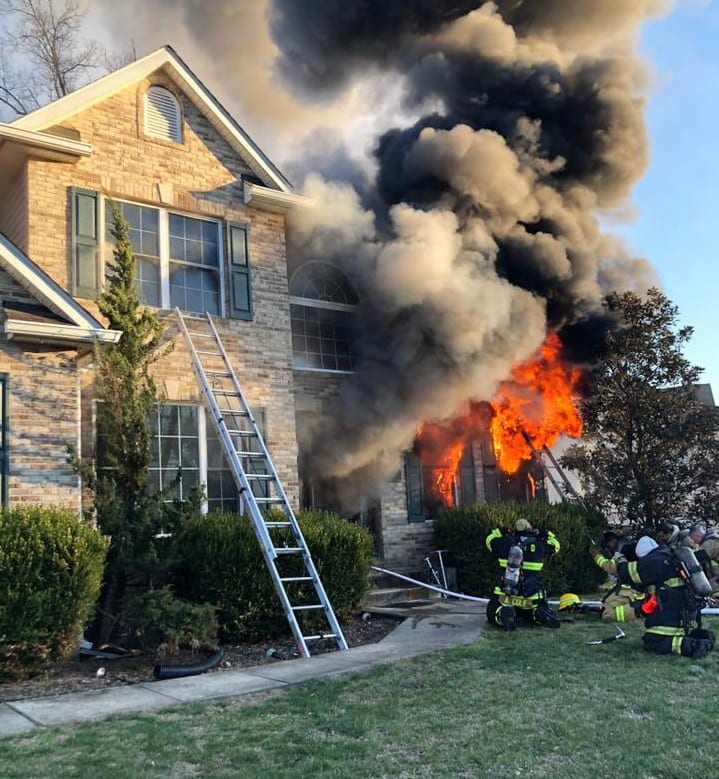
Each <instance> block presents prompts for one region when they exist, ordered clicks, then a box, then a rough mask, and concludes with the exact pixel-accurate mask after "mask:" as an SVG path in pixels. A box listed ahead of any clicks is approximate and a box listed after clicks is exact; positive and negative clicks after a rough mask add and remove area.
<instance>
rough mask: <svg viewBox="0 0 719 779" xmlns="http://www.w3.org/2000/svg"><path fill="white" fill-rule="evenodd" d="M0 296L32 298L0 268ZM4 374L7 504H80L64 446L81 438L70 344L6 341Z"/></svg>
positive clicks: (0, 355)
mask: <svg viewBox="0 0 719 779" xmlns="http://www.w3.org/2000/svg"><path fill="white" fill-rule="evenodd" d="M0 299H2V300H4V301H7V300H13V301H17V302H21V303H31V302H32V299H31V298H30V296H29V294H28V293H27V292H26V291H25V290H24V289H23V288H22V287H21V286H20V285H19V284H18V283H17V282H16V281H14V280H13V279H11V278H10V277H9V276H8V275H7V274H6V273H5V272H4V271H0ZM0 373H4V374H7V377H8V378H7V387H8V391H7V399H8V408H7V419H8V430H7V444H8V452H9V473H8V495H9V501H10V503H11V505H24V504H43V505H47V506H64V507H66V508H73V509H79V507H80V492H79V479H78V476H77V474H76V473H75V471H74V470H73V468H72V466H71V465H70V462H69V460H68V445H71V446H73V447H74V448H75V449H77V448H78V446H79V439H80V424H79V419H80V372H79V368H78V360H77V353H76V350H74V349H69V350H57V349H51V348H44V347H42V346H28V345H27V344H20V343H19V342H15V341H10V342H7V343H3V344H2V348H1V349H0Z"/></svg>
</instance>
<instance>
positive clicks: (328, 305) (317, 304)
mask: <svg viewBox="0 0 719 779" xmlns="http://www.w3.org/2000/svg"><path fill="white" fill-rule="evenodd" d="M290 304H291V305H295V306H307V307H308V308H324V309H325V310H326V311H346V312H347V313H350V314H352V313H354V312H355V311H356V310H357V306H353V305H350V304H348V303H332V302H331V301H328V300H315V299H314V298H300V297H297V296H296V295H290ZM291 330H292V328H290V334H291ZM294 352H295V350H294V348H293V349H292V370H294V371H299V372H302V373H333V374H335V375H336V376H352V375H353V374H355V373H357V371H340V370H334V369H332V368H308V367H306V366H298V365H295V364H294V363H295V353H294Z"/></svg>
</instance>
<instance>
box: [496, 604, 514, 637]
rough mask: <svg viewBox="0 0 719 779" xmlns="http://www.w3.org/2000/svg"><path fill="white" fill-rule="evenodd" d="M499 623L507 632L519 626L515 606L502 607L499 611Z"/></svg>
mask: <svg viewBox="0 0 719 779" xmlns="http://www.w3.org/2000/svg"><path fill="white" fill-rule="evenodd" d="M497 624H499V625H500V626H501V627H503V628H504V629H505V630H506V631H507V632H509V631H510V630H514V628H515V627H517V615H516V614H515V613H514V606H502V608H500V610H499V612H498V613H497Z"/></svg>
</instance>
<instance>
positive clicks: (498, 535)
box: [484, 527, 506, 562]
mask: <svg viewBox="0 0 719 779" xmlns="http://www.w3.org/2000/svg"><path fill="white" fill-rule="evenodd" d="M501 537H502V531H501V530H500V529H499V528H498V527H496V528H495V529H494V530H493V531H492V532H491V533H490V534H489V535H488V536H487V537H486V538H485V539H484V543H485V544H486V546H487V549H489V551H490V552H491V551H492V541H494V539H495V538H501ZM505 562H506V561H505Z"/></svg>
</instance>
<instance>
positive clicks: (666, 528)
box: [656, 522, 681, 549]
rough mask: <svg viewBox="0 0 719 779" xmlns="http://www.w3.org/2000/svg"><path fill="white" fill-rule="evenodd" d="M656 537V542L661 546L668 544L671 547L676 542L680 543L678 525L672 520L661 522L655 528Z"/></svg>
mask: <svg viewBox="0 0 719 779" xmlns="http://www.w3.org/2000/svg"><path fill="white" fill-rule="evenodd" d="M656 539H657V543H659V544H661V545H662V546H668V547H670V548H672V549H673V548H674V547H675V546H677V544H679V543H681V536H680V531H679V525H675V524H674V523H673V522H662V524H661V525H659V527H658V528H657V532H656Z"/></svg>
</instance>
